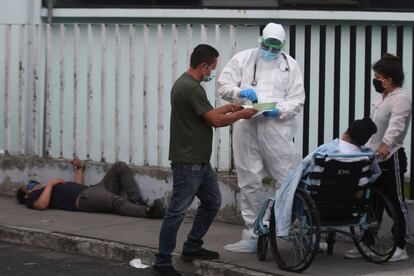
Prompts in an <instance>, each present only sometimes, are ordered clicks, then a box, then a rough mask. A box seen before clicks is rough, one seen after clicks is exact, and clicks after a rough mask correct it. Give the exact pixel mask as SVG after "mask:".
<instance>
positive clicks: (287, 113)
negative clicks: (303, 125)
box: [277, 60, 305, 119]
mask: <svg viewBox="0 0 414 276" xmlns="http://www.w3.org/2000/svg"><path fill="white" fill-rule="evenodd" d="M289 62H290V67H291V68H290V73H289V85H288V87H287V91H286V96H285V100H284V101H283V102H280V103H278V104H277V107H278V108H279V109H280V111H281V113H280V119H291V118H293V117H295V116H296V115H297V114H298V113H299V112H300V111H301V110H302V107H303V104H304V102H305V88H304V86H303V78H302V73H301V71H300V68H299V66H298V65H297V63H296V61H293V62H292V60H290V61H289Z"/></svg>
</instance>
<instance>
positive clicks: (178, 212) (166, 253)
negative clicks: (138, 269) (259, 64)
mask: <svg viewBox="0 0 414 276" xmlns="http://www.w3.org/2000/svg"><path fill="white" fill-rule="evenodd" d="M218 56H219V53H218V52H217V50H216V49H214V48H213V47H211V46H209V45H206V44H200V45H198V46H197V47H195V48H194V51H193V53H192V54H191V60H190V68H189V69H188V70H187V72H185V73H184V74H182V75H181V77H179V78H178V79H177V80H176V82H175V83H174V86H173V88H172V90H171V126H170V155H169V159H170V160H171V168H172V172H173V191H172V196H171V201H170V205H169V207H168V210H167V213H166V215H165V218H164V221H163V224H162V227H161V232H160V241H159V251H158V254H157V255H156V259H155V262H154V265H153V269H154V271H155V272H156V273H157V274H158V275H169V276H172V275H180V273H178V272H177V271H176V270H175V269H174V267H173V266H172V263H171V253H172V252H173V251H174V249H175V245H176V239H177V232H178V229H179V227H180V225H181V223H182V221H183V219H184V215H185V212H186V210H187V209H188V208H189V207H190V205H191V203H192V202H193V200H194V198H195V197H196V196H197V197H198V198H199V200H200V206H199V207H198V209H197V213H196V216H195V218H194V222H193V227H192V229H191V231H190V233H189V234H188V236H187V240H186V241H185V243H184V246H183V251H182V255H181V258H182V259H183V260H186V261H192V260H195V259H217V258H219V254H218V253H217V252H214V251H210V250H207V249H204V248H203V247H202V244H203V240H202V238H203V237H204V235H205V234H206V233H207V231H208V228H209V227H210V225H211V223H212V222H213V220H214V217H215V216H216V214H217V212H218V210H219V208H220V205H221V193H220V189H219V186H218V182H217V173H216V172H215V171H214V170H213V169H212V167H211V165H210V156H211V148H212V138H213V129H212V127H223V126H228V125H230V124H232V123H233V122H235V121H237V120H239V119H250V118H251V117H252V116H253V115H254V114H255V113H256V110H254V109H249V108H247V109H243V107H241V106H240V105H238V104H227V105H224V106H222V107H219V108H214V107H213V106H212V105H211V104H210V102H209V100H208V99H207V95H206V92H205V91H204V89H203V87H202V86H201V85H200V82H201V81H209V80H211V79H213V78H214V75H215V73H214V70H215V68H216V65H217V58H218Z"/></svg>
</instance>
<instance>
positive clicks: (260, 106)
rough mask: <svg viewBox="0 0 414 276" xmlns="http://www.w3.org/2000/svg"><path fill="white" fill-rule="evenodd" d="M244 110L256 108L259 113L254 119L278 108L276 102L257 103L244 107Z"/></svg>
mask: <svg viewBox="0 0 414 276" xmlns="http://www.w3.org/2000/svg"><path fill="white" fill-rule="evenodd" d="M243 107H244V108H254V109H256V110H257V113H256V114H254V115H253V118H254V117H257V116H259V115H260V114H262V113H263V112H265V111H270V110H272V109H273V108H275V107H276V102H270V103H256V104H253V105H243Z"/></svg>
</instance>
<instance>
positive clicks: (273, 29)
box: [263, 23, 286, 42]
mask: <svg viewBox="0 0 414 276" xmlns="http://www.w3.org/2000/svg"><path fill="white" fill-rule="evenodd" d="M285 36H286V33H285V30H284V29H283V27H282V25H280V24H276V23H269V24H267V25H266V27H265V28H264V29H263V38H264V39H267V38H275V39H278V40H280V41H281V42H284V41H285Z"/></svg>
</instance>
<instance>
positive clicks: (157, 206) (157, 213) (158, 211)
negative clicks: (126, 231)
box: [147, 199, 165, 219]
mask: <svg viewBox="0 0 414 276" xmlns="http://www.w3.org/2000/svg"><path fill="white" fill-rule="evenodd" d="M164 215H165V208H164V204H163V203H162V200H161V199H156V200H154V203H153V204H152V206H151V207H150V208H149V209H148V211H147V217H148V218H153V219H162V218H164Z"/></svg>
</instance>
